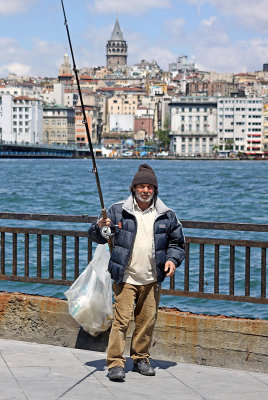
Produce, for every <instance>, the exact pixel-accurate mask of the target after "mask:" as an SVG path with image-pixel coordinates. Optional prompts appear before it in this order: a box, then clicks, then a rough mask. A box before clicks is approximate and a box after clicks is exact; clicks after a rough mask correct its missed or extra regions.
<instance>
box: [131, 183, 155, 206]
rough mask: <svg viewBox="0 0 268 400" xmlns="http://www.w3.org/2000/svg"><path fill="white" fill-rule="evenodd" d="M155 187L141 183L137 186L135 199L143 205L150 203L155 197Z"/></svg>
mask: <svg viewBox="0 0 268 400" xmlns="http://www.w3.org/2000/svg"><path fill="white" fill-rule="evenodd" d="M154 191H155V187H154V186H153V185H149V184H147V183H141V184H139V185H136V186H135V197H136V199H137V200H139V201H141V202H142V203H150V202H151V200H152V198H153V197H154Z"/></svg>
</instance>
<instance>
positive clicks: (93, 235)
mask: <svg viewBox="0 0 268 400" xmlns="http://www.w3.org/2000/svg"><path fill="white" fill-rule="evenodd" d="M99 218H100V217H99ZM99 218H98V219H99ZM98 219H97V221H98ZM97 221H96V222H93V224H92V225H91V226H90V228H89V230H88V234H89V237H90V239H91V240H92V241H93V242H96V243H98V244H105V243H106V242H107V240H106V239H105V238H104V237H103V236H102V234H101V231H100V228H99V226H98V224H97Z"/></svg>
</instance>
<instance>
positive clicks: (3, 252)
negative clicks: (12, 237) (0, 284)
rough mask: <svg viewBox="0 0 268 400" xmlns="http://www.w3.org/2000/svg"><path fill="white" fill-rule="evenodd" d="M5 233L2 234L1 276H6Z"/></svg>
mask: <svg viewBox="0 0 268 400" xmlns="http://www.w3.org/2000/svg"><path fill="white" fill-rule="evenodd" d="M5 238H6V236H5V232H1V275H5V258H6V256H5Z"/></svg>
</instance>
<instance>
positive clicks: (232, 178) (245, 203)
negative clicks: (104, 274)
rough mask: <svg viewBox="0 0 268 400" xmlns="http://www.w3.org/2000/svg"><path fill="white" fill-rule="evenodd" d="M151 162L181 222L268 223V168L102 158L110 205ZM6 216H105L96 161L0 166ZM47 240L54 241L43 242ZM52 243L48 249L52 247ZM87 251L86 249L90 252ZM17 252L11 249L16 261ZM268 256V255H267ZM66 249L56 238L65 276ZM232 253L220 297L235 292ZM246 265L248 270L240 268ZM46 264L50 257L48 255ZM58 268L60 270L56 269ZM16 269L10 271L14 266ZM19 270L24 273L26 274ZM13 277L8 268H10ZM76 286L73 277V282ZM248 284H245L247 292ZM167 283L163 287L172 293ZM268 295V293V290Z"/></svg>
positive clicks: (261, 312) (199, 302) (204, 305)
mask: <svg viewBox="0 0 268 400" xmlns="http://www.w3.org/2000/svg"><path fill="white" fill-rule="evenodd" d="M143 162H147V163H148V164H150V165H151V167H152V168H154V170H155V172H156V174H157V178H158V182H159V197H160V198H161V199H162V200H163V201H164V202H165V203H166V204H167V205H168V206H169V207H170V208H172V209H173V210H174V211H175V212H176V214H177V217H178V218H179V219H181V220H194V221H215V222H234V223H252V224H254V223H256V224H267V223H268V218H267V216H268V189H267V187H268V185H267V184H268V162H267V161H226V160H222V161H221V160H219V161H218V160H217V161H216V160H215V161H214V160H213V161H203V160H189V161H185V160H144V161H143V160H121V159H120V160H117V159H99V160H97V166H98V171H99V176H100V182H101V187H102V191H103V197H104V202H105V206H106V207H107V208H108V207H109V205H110V204H112V203H114V202H117V201H119V200H123V199H125V198H126V197H127V196H128V195H129V186H130V183H131V181H132V179H133V176H134V174H135V173H136V171H137V169H138V166H139V165H140V164H141V163H143ZM0 178H1V189H0V193H1V207H0V212H16V213H46V214H66V215H82V214H87V215H98V214H99V213H100V203H99V198H98V192H97V189H96V182H95V176H94V174H93V173H92V163H91V160H90V159H74V160H68V159H40V160H38V159H1V160H0ZM1 225H4V226H22V227H23V226H31V227H41V228H44V227H48V228H52V229H77V230H87V229H88V227H89V226H88V225H87V224H68V225H67V224H63V223H57V222H53V223H51V222H39V221H8V220H2V221H1ZM184 233H185V236H205V237H221V238H230V239H250V240H267V236H268V234H267V233H256V232H233V231H222V232H221V231H209V230H207V231H206V230H193V229H185V230H184ZM43 241H45V242H46V241H48V238H44V239H42V246H43ZM45 244H46V243H44V245H45ZM80 246H81V250H80V272H82V270H83V269H84V268H85V267H86V265H87V254H86V246H85V245H83V241H82V240H81V243H80ZM83 246H84V247H83ZM67 249H68V251H67V264H68V265H70V268H71V270H72V271H73V250H72V249H70V248H69V247H68V240H67ZM23 251H24V250H23V246H22V245H20V244H19V240H18V266H20V264H23V262H24V254H23ZM11 252H12V249H11V248H10V249H9V250H8V249H7V250H6V256H7V257H8V256H10V260H11V262H12V255H11ZM243 252H244V249H243V248H241V249H239V248H237V250H236V276H235V290H236V292H235V294H243V289H242V288H243V285H242V277H243V276H244V253H243ZM267 253H268V252H267ZM60 261H61V246H60V242H57V239H55V246H54V262H55V268H56V270H57V268H58V269H59V270H60ZM205 261H206V262H205V291H208V292H209V291H211V292H213V284H214V282H213V265H214V255H213V252H212V249H208V250H206V253H205ZM228 262H229V260H228V259H227V256H226V252H225V253H223V254H221V255H220V292H224V293H228V281H227V277H228V268H229V267H228ZM198 263H199V260H198V250H196V252H195V253H193V256H192V257H191V262H190V284H191V285H192V286H191V287H190V289H191V290H198V268H199V265H198ZM240 264H241V265H240ZM42 265H48V255H47V254H42ZM57 266H58V267H57ZM9 268H11V265H9ZM19 268H20V267H19ZM30 268H32V269H34V268H36V248H35V247H34V246H33V247H32V248H31V250H30ZM7 270H8V265H7ZM183 271H184V264H183V265H182V266H181V267H180V268H179V269H178V270H177V271H176V285H175V287H176V288H178V289H182V288H183ZM69 279H71V275H70V276H69ZM267 282H268V277H267ZM259 283H260V251H259V249H257V250H255V249H253V250H252V254H251V295H256V296H259V294H258V293H259ZM240 284H241V285H240ZM168 286H169V280H168V279H166V280H165V282H164V284H163V287H166V288H168ZM0 290H2V291H3V290H7V291H19V292H24V293H36V294H37V293H38V294H41V295H45V296H55V297H59V298H64V291H66V287H64V286H58V285H56V286H55V285H43V284H29V283H22V282H7V281H2V282H1V281H0ZM267 290H268V289H267ZM160 305H161V306H167V307H176V308H178V309H180V310H183V311H190V312H196V313H204V314H206V313H208V314H211V315H215V314H223V315H235V316H241V317H248V318H263V319H268V306H267V305H258V304H251V303H242V302H230V301H220V300H207V299H194V298H183V297H176V296H162V298H161V303H160Z"/></svg>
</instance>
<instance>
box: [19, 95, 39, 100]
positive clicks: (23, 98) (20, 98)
mask: <svg viewBox="0 0 268 400" xmlns="http://www.w3.org/2000/svg"><path fill="white" fill-rule="evenodd" d="M14 100H31V101H39V99H35V98H32V97H27V96H18V97H14Z"/></svg>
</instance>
